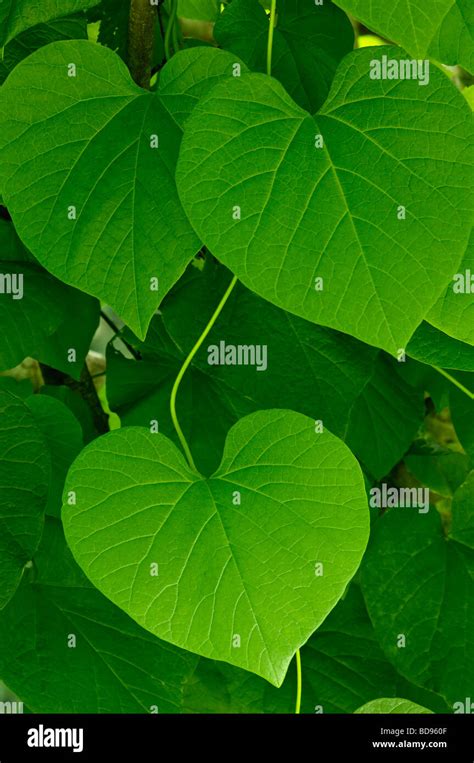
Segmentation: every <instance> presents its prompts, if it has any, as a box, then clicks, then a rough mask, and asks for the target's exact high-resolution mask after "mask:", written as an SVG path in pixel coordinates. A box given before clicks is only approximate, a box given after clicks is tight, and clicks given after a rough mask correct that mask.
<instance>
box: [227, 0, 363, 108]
mask: <svg viewBox="0 0 474 763" xmlns="http://www.w3.org/2000/svg"><path fill="white" fill-rule="evenodd" d="M268 23H269V22H268V17H267V14H266V13H265V11H264V10H263V8H262V6H261V5H260V3H259V2H258V0H233V2H232V3H231V4H230V5H229V6H228V7H227V8H226V9H225V11H224V13H222V14H221V15H220V16H219V18H218V20H217V23H216V25H215V27H214V37H215V39H216V40H217V42H218V43H219V45H220V46H221V47H222V48H225V50H231V51H232V52H233V53H236V54H237V55H238V56H240V58H241V59H242V60H243V61H245V63H246V64H247V66H248V67H249V69H252V71H258V72H266V71H267V40H268ZM353 47H354V31H353V28H352V25H351V23H350V21H349V19H348V18H347V16H346V15H345V14H344V13H343V12H342V11H340V10H339V8H336V6H335V5H333V4H332V3H331V2H326V3H324V5H315V3H314V2H313V0H291V1H290V2H282V3H280V4H279V8H278V24H277V26H276V29H275V32H274V36H273V55H272V74H273V76H274V77H276V79H278V80H280V82H281V83H282V85H283V86H284V87H285V88H286V91H287V92H288V93H289V94H290V95H291V97H292V98H293V99H294V100H295V101H296V102H297V103H298V104H299V105H300V106H302V107H303V108H304V109H307V110H308V111H315V110H316V109H317V108H319V106H321V105H322V104H323V103H324V101H325V100H326V97H327V94H328V92H329V88H330V87H331V82H332V80H333V77H334V74H335V72H336V69H337V65H338V63H339V61H340V60H341V59H342V58H343V57H344V56H345V55H346V53H349V52H350V51H351V50H352V48H353Z"/></svg>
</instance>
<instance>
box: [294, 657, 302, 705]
mask: <svg viewBox="0 0 474 763" xmlns="http://www.w3.org/2000/svg"><path fill="white" fill-rule="evenodd" d="M295 656H296V707H295V713H296V715H299V713H300V711H301V683H302V680H301V653H300V650H299V649H297V650H296V655H295Z"/></svg>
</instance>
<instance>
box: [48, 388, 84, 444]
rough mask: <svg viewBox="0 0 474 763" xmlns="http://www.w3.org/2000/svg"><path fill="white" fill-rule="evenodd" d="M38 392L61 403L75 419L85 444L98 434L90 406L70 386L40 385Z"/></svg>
mask: <svg viewBox="0 0 474 763" xmlns="http://www.w3.org/2000/svg"><path fill="white" fill-rule="evenodd" d="M40 393H41V394H42V395H46V396H47V397H51V398H53V399H54V400H58V401H59V402H61V403H63V404H64V405H65V406H66V408H68V409H69V410H70V411H71V413H72V414H73V416H74V418H76V419H77V421H78V422H79V424H80V425H81V429H82V436H83V438H84V442H85V443H86V444H87V443H88V442H90V441H91V440H94V439H95V438H96V437H97V436H98V432H97V431H96V428H95V422H94V416H93V413H92V409H91V407H90V406H89V405H88V404H87V403H86V401H85V400H84V398H83V397H81V395H80V394H79V393H78V392H77V390H75V391H73V390H72V389H71V388H70V387H66V386H64V385H58V386H55V385H48V384H46V385H45V386H44V387H41V390H40Z"/></svg>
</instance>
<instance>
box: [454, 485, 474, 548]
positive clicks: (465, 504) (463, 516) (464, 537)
mask: <svg viewBox="0 0 474 763" xmlns="http://www.w3.org/2000/svg"><path fill="white" fill-rule="evenodd" d="M451 538H454V539H455V540H457V541H459V543H464V544H465V545H466V546H469V547H470V548H472V549H474V471H472V472H471V473H470V474H469V475H468V477H467V478H466V480H465V482H463V484H462V485H461V486H460V487H459V488H458V490H457V491H456V493H455V494H454V498H453V523H452V527H451Z"/></svg>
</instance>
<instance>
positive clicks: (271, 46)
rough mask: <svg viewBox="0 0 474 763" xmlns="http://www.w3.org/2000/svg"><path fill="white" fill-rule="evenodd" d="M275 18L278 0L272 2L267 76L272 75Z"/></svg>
mask: <svg viewBox="0 0 474 763" xmlns="http://www.w3.org/2000/svg"><path fill="white" fill-rule="evenodd" d="M275 16H276V0H272V5H271V8H270V26H269V29H268V43H267V74H268V75H269V76H270V75H271V73H272V51H273V30H274V29H275Z"/></svg>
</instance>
